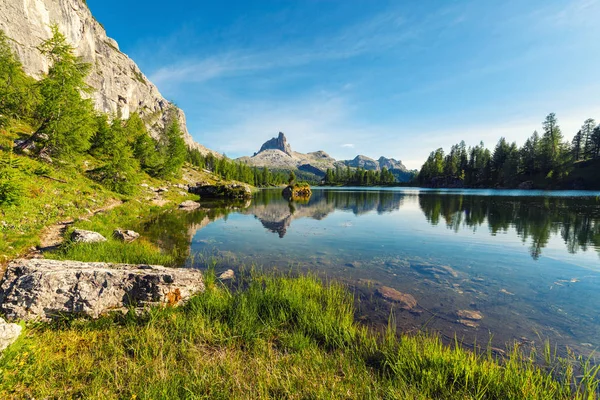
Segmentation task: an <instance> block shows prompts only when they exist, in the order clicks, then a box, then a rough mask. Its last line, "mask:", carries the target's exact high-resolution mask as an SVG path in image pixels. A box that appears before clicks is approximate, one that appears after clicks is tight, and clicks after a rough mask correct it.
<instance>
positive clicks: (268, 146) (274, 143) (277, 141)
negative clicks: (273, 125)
mask: <svg viewBox="0 0 600 400" xmlns="http://www.w3.org/2000/svg"><path fill="white" fill-rule="evenodd" d="M265 150H279V151H283V152H284V153H285V154H287V155H288V156H293V154H292V147H291V146H290V145H289V144H288V142H287V139H286V138H285V135H284V134H283V132H279V136H277V137H276V138H273V139H270V140H267V141H266V142H265V143H264V144H263V145H262V146H261V148H260V150H259V151H258V153H260V152H263V151H265ZM258 153H257V154H258Z"/></svg>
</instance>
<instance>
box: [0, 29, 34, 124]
mask: <svg viewBox="0 0 600 400" xmlns="http://www.w3.org/2000/svg"><path fill="white" fill-rule="evenodd" d="M8 40H9V39H8V37H7V36H6V35H5V34H4V31H2V30H0V129H6V128H7V127H8V124H9V122H10V120H12V119H27V120H28V119H30V118H31V117H32V115H33V110H34V109H35V106H36V103H37V102H38V101H39V91H38V90H37V86H35V81H34V80H33V79H32V78H30V77H28V76H27V75H26V74H25V72H24V71H23V67H22V65H21V63H20V62H19V61H18V60H17V58H16V56H15V55H14V53H13V51H12V50H11V48H10V46H9V44H8Z"/></svg>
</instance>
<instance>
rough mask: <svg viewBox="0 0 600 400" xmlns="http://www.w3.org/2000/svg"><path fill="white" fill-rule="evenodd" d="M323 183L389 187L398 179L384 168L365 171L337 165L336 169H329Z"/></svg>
mask: <svg viewBox="0 0 600 400" xmlns="http://www.w3.org/2000/svg"><path fill="white" fill-rule="evenodd" d="M323 182H324V183H325V184H326V185H355V186H374V185H389V184H392V183H395V182H396V177H394V174H393V173H392V172H391V171H388V169H387V168H385V167H383V168H382V169H381V171H373V170H365V169H363V168H360V167H359V168H356V169H351V168H350V167H349V166H346V168H342V167H341V166H339V165H337V166H336V167H335V170H334V169H331V168H328V169H327V172H326V173H325V178H324V179H323Z"/></svg>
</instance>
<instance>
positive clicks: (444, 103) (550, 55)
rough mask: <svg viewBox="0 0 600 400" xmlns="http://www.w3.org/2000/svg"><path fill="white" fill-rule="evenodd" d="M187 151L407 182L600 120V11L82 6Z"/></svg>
mask: <svg viewBox="0 0 600 400" xmlns="http://www.w3.org/2000/svg"><path fill="white" fill-rule="evenodd" d="M87 2H88V4H89V6H90V8H91V9H92V12H93V14H94V15H95V17H96V18H97V19H98V20H99V21H100V22H102V24H103V25H104V26H105V27H106V29H107V32H108V35H109V36H111V37H113V38H114V39H116V40H117V41H118V42H119V45H120V47H121V50H122V51H124V52H125V53H127V54H128V55H129V56H130V57H132V58H133V59H134V60H135V61H136V62H137V63H138V65H139V66H140V68H141V69H142V71H143V72H144V73H145V74H146V75H147V76H148V77H149V78H150V79H151V80H152V81H153V82H154V83H155V84H156V85H157V86H158V88H159V89H160V91H161V92H162V93H163V95H164V96H165V97H167V98H168V99H169V100H172V101H174V102H175V103H177V104H178V105H179V106H180V107H181V108H183V110H184V111H185V112H186V115H187V119H188V129H189V131H190V133H191V134H192V136H193V137H194V138H195V139H196V141H198V142H200V143H202V144H204V145H206V146H208V147H210V148H212V149H214V150H217V151H219V152H222V153H226V154H227V155H228V156H229V157H239V156H242V155H252V153H254V152H255V151H257V150H258V149H259V147H260V145H261V144H262V143H263V142H264V141H266V140H267V139H269V138H271V137H273V136H275V135H276V134H277V133H278V132H279V131H283V132H285V134H286V136H287V137H288V140H289V142H290V143H291V145H292V148H293V149H294V150H296V151H301V152H309V151H316V150H325V151H326V152H328V153H329V154H331V155H332V156H333V157H335V158H338V159H346V158H353V157H354V156H355V155H356V154H364V155H367V156H369V157H373V158H378V157H379V156H381V155H384V156H387V157H394V158H398V159H401V160H402V161H403V162H404V163H405V164H406V165H407V166H408V167H410V168H419V167H420V166H421V165H422V163H423V161H424V160H425V158H426V157H427V155H428V154H429V152H430V151H431V150H433V149H435V148H438V147H444V148H446V149H447V148H448V147H449V146H450V145H452V144H454V143H456V142H458V141H460V140H463V139H464V140H465V141H466V143H467V144H468V145H472V144H477V143H479V141H480V140H483V141H484V142H485V144H486V145H488V147H493V146H494V145H495V143H496V141H497V140H498V139H499V137H500V136H505V137H506V138H507V139H509V140H511V141H512V140H515V141H517V142H518V143H519V144H522V143H523V142H524V140H525V139H526V137H528V136H529V135H530V134H531V133H532V132H533V130H534V129H541V128H540V126H541V121H542V120H543V119H544V117H545V116H546V115H547V114H548V113H550V112H555V113H556V114H557V116H558V118H559V122H560V124H561V126H562V128H563V132H564V133H565V136H566V137H568V138H569V139H570V138H571V137H572V136H573V134H574V133H575V132H576V130H577V129H578V127H579V126H580V125H581V124H582V123H583V121H584V120H585V119H586V118H589V117H592V118H596V119H598V120H600V79H599V72H600V22H599V21H600V20H599V19H598V17H599V16H600V0H571V1H568V0H527V1H525V0H502V1H497V0H485V1H482V0H435V1H434V0H421V1H416V0H415V1H384V0H378V1H374V0H369V1H350V0H346V1H334V0H322V1H317V0H304V1H283V0H282V1H247V0H245V1H219V2H217V1H196V2H191V1H181V0H172V1H170V2H168V3H165V2H164V1H160V2H159V1H156V0H147V1H145V2H144V3H143V5H140V4H139V2H133V1H123V0H120V1H116V0H87Z"/></svg>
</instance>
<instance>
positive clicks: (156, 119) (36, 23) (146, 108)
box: [0, 0, 208, 153]
mask: <svg viewBox="0 0 600 400" xmlns="http://www.w3.org/2000/svg"><path fill="white" fill-rule="evenodd" d="M54 23H56V24H58V27H59V30H60V31H61V33H63V34H64V35H65V36H66V37H67V40H68V41H69V42H70V43H71V44H72V45H73V47H75V52H76V54H77V55H78V56H81V57H83V59H84V60H85V61H86V62H88V63H90V64H91V65H92V72H91V73H90V76H89V77H88V83H89V84H90V85H91V86H92V87H94V88H95V89H96V91H95V92H94V93H93V94H92V98H93V100H94V104H95V106H96V109H98V110H99V111H103V112H105V113H116V112H117V109H119V108H120V109H121V112H122V115H123V118H127V117H128V116H129V115H130V113H132V112H135V111H137V112H139V113H140V114H141V115H142V118H143V119H144V121H146V123H147V125H148V128H149V131H150V134H151V135H152V136H153V137H155V138H156V137H157V136H158V134H159V132H160V130H161V129H162V128H163V127H164V125H165V123H166V121H167V118H168V112H167V111H168V109H169V107H170V106H171V104H170V103H169V102H168V101H167V100H165V98H164V97H163V96H162V95H161V94H160V92H159V91H158V89H157V88H156V86H154V84H152V82H150V81H149V80H148V78H146V76H145V75H144V74H143V73H142V72H141V71H140V69H139V68H138V66H137V65H136V64H135V62H133V60H131V59H130V58H129V57H128V56H127V55H126V54H124V53H122V52H121V51H120V50H119V45H118V44H117V42H116V41H115V40H113V39H111V38H109V37H108V36H107V35H106V31H105V30H104V28H103V27H102V25H101V24H100V23H99V22H98V21H96V20H95V19H94V17H93V16H92V13H91V12H90V10H89V8H88V7H87V5H86V4H85V1H84V0H0V29H2V30H3V31H4V32H5V33H6V35H7V36H8V37H9V38H11V39H12V42H13V45H14V50H15V51H16V53H17V55H18V56H19V58H20V60H21V62H22V63H23V67H24V69H25V72H27V73H28V74H29V75H31V76H33V77H35V78H40V77H41V76H42V75H43V73H45V72H47V71H48V66H49V65H48V60H47V59H46V58H45V57H44V56H43V55H42V54H40V52H39V51H38V50H37V48H36V47H37V46H38V45H39V44H40V43H41V42H42V41H43V40H46V39H48V38H49V37H50V36H51V31H50V25H51V24H54ZM176 115H177V118H178V120H179V123H180V125H181V128H182V131H183V132H184V140H185V142H186V144H187V145H188V146H189V147H192V148H198V149H199V150H200V151H201V152H203V153H206V152H207V151H208V150H207V149H206V148H204V147H203V146H201V145H199V144H198V143H195V142H194V140H193V139H192V137H191V136H190V134H189V133H188V131H187V127H186V121H185V114H184V113H183V111H181V110H179V109H178V110H177V112H176Z"/></svg>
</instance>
